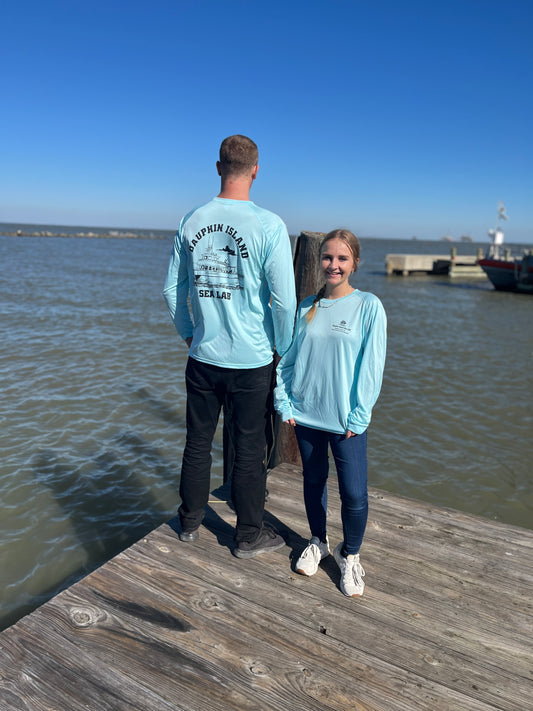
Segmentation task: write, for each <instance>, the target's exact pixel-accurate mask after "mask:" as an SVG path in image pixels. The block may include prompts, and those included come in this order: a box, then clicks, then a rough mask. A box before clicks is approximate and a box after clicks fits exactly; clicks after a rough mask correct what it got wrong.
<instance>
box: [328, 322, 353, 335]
mask: <svg viewBox="0 0 533 711" xmlns="http://www.w3.org/2000/svg"><path fill="white" fill-rule="evenodd" d="M331 330H332V331H336V332H337V333H350V332H351V330H352V329H351V328H350V325H349V324H348V323H346V321H345V320H344V319H343V320H342V321H339V323H332V324H331Z"/></svg>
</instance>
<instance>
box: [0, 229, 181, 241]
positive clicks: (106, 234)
mask: <svg viewBox="0 0 533 711" xmlns="http://www.w3.org/2000/svg"><path fill="white" fill-rule="evenodd" d="M172 234H173V233H172V231H170V230H169V231H168V234H164V233H163V232H160V233H155V232H148V231H146V232H144V231H142V230H139V231H138V232H131V231H128V230H102V231H101V232H94V231H93V230H89V231H87V232H81V231H77V232H63V231H62V232H55V231H52V230H35V231H32V232H29V231H27V230H22V229H16V230H13V229H11V230H1V232H0V236H2V237H89V238H96V239H168V238H169V237H170V236H171V235H172Z"/></svg>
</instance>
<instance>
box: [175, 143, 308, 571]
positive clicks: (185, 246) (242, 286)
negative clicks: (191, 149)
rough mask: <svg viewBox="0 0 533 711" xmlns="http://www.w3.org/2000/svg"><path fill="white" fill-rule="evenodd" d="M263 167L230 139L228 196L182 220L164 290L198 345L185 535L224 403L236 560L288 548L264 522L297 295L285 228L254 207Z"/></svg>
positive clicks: (197, 520)
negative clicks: (275, 388) (272, 408)
mask: <svg viewBox="0 0 533 711" xmlns="http://www.w3.org/2000/svg"><path fill="white" fill-rule="evenodd" d="M258 168H259V166H258V150H257V146H256V144H255V143H254V142H253V141H252V140H251V139H249V138H247V137H246V136H241V135H235V136H229V137H228V138H226V139H225V140H224V141H223V142H222V145H221V146H220V160H218V161H217V171H218V174H219V175H220V178H221V189H220V193H219V195H218V196H217V197H215V198H213V199H212V200H211V201H210V202H208V203H207V204H206V205H203V206H202V207H199V208H197V209H195V210H193V211H192V212H190V213H188V214H187V215H186V216H185V217H184V218H183V219H182V220H181V222H180V225H179V228H178V231H177V233H176V238H175V241H174V248H173V252H172V255H171V258H170V264H169V267H168V274H167V278H166V282H165V287H164V290H163V295H164V298H165V300H166V302H167V305H168V308H169V311H170V314H171V316H172V320H173V321H174V324H175V326H176V329H177V331H178V333H179V334H180V336H181V337H182V338H183V339H184V340H185V341H186V342H187V344H188V346H189V348H190V350H189V359H188V361H187V369H186V373H185V378H186V385H187V439H186V444H185V449H184V452H183V462H182V469H181V483H180V496H181V500H182V503H181V506H180V507H179V511H178V513H179V518H180V523H181V533H180V539H181V540H182V541H189V542H191V541H195V540H197V539H198V537H199V532H198V528H199V526H200V524H201V522H202V520H203V516H204V508H205V506H206V504H207V501H208V497H209V489H210V468H211V446H212V442H213V436H214V433H215V430H216V426H217V423H218V418H219V414H220V409H221V407H222V405H224V404H225V405H226V406H227V407H228V410H229V411H231V417H232V421H231V431H232V438H233V446H234V450H235V460H234V464H233V470H232V478H231V498H232V501H233V505H234V506H235V511H236V513H237V525H236V533H235V542H236V547H235V548H234V550H233V553H234V555H236V556H237V557H238V558H252V557H253V556H255V555H258V554H259V553H263V552H266V551H269V550H270V551H271V550H276V549H277V548H281V547H282V546H283V545H284V540H283V538H281V536H279V535H278V534H277V533H276V532H275V531H273V529H271V528H269V527H265V526H263V513H264V506H265V483H266V481H265V480H266V470H265V467H264V466H263V457H264V453H265V425H266V420H267V417H269V394H270V387H271V382H272V372H273V356H274V349H276V350H277V352H278V354H279V355H283V353H284V352H285V351H286V350H287V349H288V347H289V345H290V343H291V338H292V330H293V324H294V314H295V310H296V297H295V289H294V273H293V266H292V254H291V248H290V242H289V236H288V234H287V228H286V227H285V225H284V224H283V222H282V220H281V219H280V218H279V217H278V216H277V215H274V214H273V213H272V212H269V211H268V210H264V209H262V208H260V207H258V206H257V205H255V204H254V203H253V202H251V201H250V197H249V195H250V188H251V186H252V183H253V181H254V180H255V178H256V177H257V171H258ZM188 297H189V298H190V309H191V311H192V319H191V314H190V311H189V306H188Z"/></svg>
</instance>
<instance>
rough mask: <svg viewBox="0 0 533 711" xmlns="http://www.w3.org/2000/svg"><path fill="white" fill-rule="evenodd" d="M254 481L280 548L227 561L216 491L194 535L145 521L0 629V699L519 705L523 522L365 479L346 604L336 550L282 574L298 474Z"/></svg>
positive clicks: (297, 523) (301, 516) (525, 583)
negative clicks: (140, 535) (489, 517)
mask: <svg viewBox="0 0 533 711" xmlns="http://www.w3.org/2000/svg"><path fill="white" fill-rule="evenodd" d="M331 484H332V486H331V487H330V489H331V491H330V497H329V501H330V509H331V516H330V525H329V530H330V538H331V540H332V543H333V542H336V541H337V540H340V537H341V528H340V512H339V501H338V496H337V495H336V492H335V489H336V482H335V479H334V477H332V481H331ZM268 487H269V491H270V500H269V503H268V506H267V508H268V513H267V518H268V519H270V520H271V521H272V522H273V523H275V524H276V525H278V527H279V528H280V530H281V532H282V534H283V535H284V536H285V539H286V541H287V543H288V547H286V548H284V549H281V550H279V551H276V552H274V553H271V554H268V555H265V556H260V557H258V558H256V559H252V560H249V561H241V560H237V559H236V558H234V557H233V556H232V555H231V550H230V549H231V546H232V538H233V524H234V521H235V515H234V513H233V511H232V510H231V508H230V506H229V505H228V504H227V503H226V502H224V501H221V502H219V503H212V504H211V505H210V511H209V513H208V516H207V517H206V521H205V526H203V527H202V529H201V537H200V540H199V541H198V542H197V543H195V544H193V545H190V544H182V543H180V541H179V539H178V538H177V536H176V533H175V531H174V530H173V529H172V527H171V526H170V525H164V526H161V527H159V528H158V529H156V530H155V531H154V532H152V533H151V534H150V535H148V536H146V537H145V538H144V539H142V540H141V541H139V542H138V543H137V544H136V545H135V546H133V547H132V548H130V549H128V550H126V551H124V552H123V553H121V554H120V555H119V556H117V557H116V558H114V559H113V560H112V561H110V562H109V563H107V564H106V565H104V566H102V567H101V568H100V569H98V570H97V571H95V572H94V573H92V574H91V575H89V576H87V577H86V578H85V579H84V580H82V581H80V582H79V583H77V584H76V585H74V586H72V587H71V588H70V589H69V590H67V591H65V592H64V593H61V594H60V595H58V596H57V597H56V598H54V599H53V600H51V601H50V602H48V603H47V604H46V605H44V606H43V607H41V608H40V609H39V610H37V611H35V612H34V613H32V614H31V615H28V616H27V617H26V618H24V619H22V620H21V621H20V622H19V623H17V624H16V625H14V626H13V627H11V628H9V629H8V630H6V631H5V632H3V633H2V634H0V708H2V710H3V709H5V710H6V711H10V710H11V709H13V711H15V709H22V710H24V711H41V709H42V710H44V709H47V710H50V709H58V710H59V709H61V711H64V709H69V711H70V709H72V711H77V710H78V709H95V711H96V709H98V710H99V711H100V710H101V709H103V710H104V711H107V709H109V710H111V709H113V711H117V710H118V711H122V709H124V711H125V710H126V709H133V710H136V709H144V711H152V710H153V711H155V710H156V709H157V711H166V710H167V709H174V710H176V709H178V710H181V709H183V711H189V710H190V711H193V710H194V711H197V709H199V708H204V707H209V708H210V709H213V710H214V711H217V710H218V709H235V710H236V711H240V710H242V711H248V710H250V709H258V708H260V709H265V711H270V709H280V708H283V709H286V711H292V710H293V709H294V711H296V709H298V710H299V709H302V708H306V709H310V710H311V711H313V710H314V709H343V710H344V709H347V708H350V709H356V710H358V711H378V710H379V711H391V710H392V709H394V711H404V710H405V711H411V710H412V711H418V710H420V711H422V710H424V711H426V710H427V709H431V710H432V711H444V710H446V711H448V710H449V711H452V710H453V711H455V710H457V709H461V711H463V710H464V711H489V710H491V711H494V710H495V709H498V710H499V711H524V709H526V708H528V704H529V703H530V698H531V697H532V692H533V684H532V677H531V670H532V668H533V652H532V649H531V642H530V640H531V638H532V633H533V616H532V614H531V602H530V593H531V583H532V581H533V575H532V565H531V556H530V553H531V549H532V547H533V533H532V532H530V531H524V530H522V529H517V528H514V527H507V526H503V525H501V524H495V523H493V522H490V521H484V520H482V519H479V518H477V517H473V516H469V515H467V514H460V513H459V512H455V511H450V510H445V509H436V508H435V507H433V506H430V505H427V504H423V503H421V502H418V501H410V500H407V499H401V498H398V497H395V496H391V495H389V494H385V493H383V492H378V491H375V490H372V491H371V501H370V518H369V527H368V531H367V536H366V537H365V543H364V551H363V552H362V559H363V564H364V566H365V569H366V571H367V576H366V579H365V580H366V582H367V588H366V591H365V595H364V597H363V598H361V599H358V600H351V599H348V598H345V597H344V596H343V595H342V594H341V593H340V591H339V590H338V582H339V572H338V569H337V566H336V564H335V562H334V560H333V558H332V557H330V558H328V559H326V560H325V561H323V563H322V565H321V567H320V570H319V572H318V573H317V575H316V576H314V577H313V578H305V577H302V576H299V575H297V574H295V573H294V572H293V570H292V567H291V564H292V563H293V562H294V560H295V558H296V556H297V555H298V553H299V551H300V550H301V548H302V547H303V546H304V545H305V543H306V538H307V536H308V531H307V522H306V519H305V513H304V509H303V502H302V495H301V475H300V472H299V470H298V469H296V468H294V467H291V466H286V465H283V466H281V467H279V468H278V469H276V470H275V472H274V473H273V474H272V476H271V478H270V479H269V484H268ZM219 493H223V492H219ZM215 500H216V498H215V497H214V498H213V501H215Z"/></svg>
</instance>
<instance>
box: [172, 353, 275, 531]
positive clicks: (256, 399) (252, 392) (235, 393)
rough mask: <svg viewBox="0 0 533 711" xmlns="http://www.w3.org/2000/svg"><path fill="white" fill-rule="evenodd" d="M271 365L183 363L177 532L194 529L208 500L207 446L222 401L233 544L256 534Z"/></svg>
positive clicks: (260, 515)
mask: <svg viewBox="0 0 533 711" xmlns="http://www.w3.org/2000/svg"><path fill="white" fill-rule="evenodd" d="M272 369H273V364H272V363H270V364H269V365H265V366H262V367H260V368H247V369H237V368H219V367H218V366H215V365H209V364H207V363H201V362H200V361H197V360H194V359H193V358H189V360H188V361H187V369H186V371H185V382H186V385H187V440H186V443H185V449H184V452H183V462H182V467H181V483H180V496H181V501H182V503H181V506H180V508H179V514H180V521H181V526H182V529H183V530H184V531H191V530H194V529H196V528H198V526H199V525H200V523H201V522H202V520H203V517H204V509H205V506H206V504H207V501H208V499H209V489H210V482H211V446H212V443H213V437H214V434H215V430H216V427H217V423H218V418H219V415H220V410H221V408H222V405H223V404H224V401H226V402H227V404H228V409H229V410H230V411H231V415H232V423H231V430H232V436H233V446H234V449H235V461H234V464H233V470H232V477H231V499H232V501H233V505H234V506H235V511H236V513H237V530H236V535H235V540H236V542H237V543H239V542H240V541H254V540H255V539H256V538H257V536H258V535H259V532H260V530H261V525H262V521H263V512H264V508H265V485H266V471H265V468H264V466H263V459H264V456H265V427H266V422H267V418H268V416H269V394H270V387H271V381H272Z"/></svg>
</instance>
